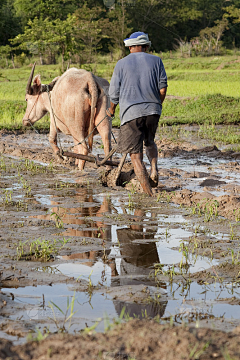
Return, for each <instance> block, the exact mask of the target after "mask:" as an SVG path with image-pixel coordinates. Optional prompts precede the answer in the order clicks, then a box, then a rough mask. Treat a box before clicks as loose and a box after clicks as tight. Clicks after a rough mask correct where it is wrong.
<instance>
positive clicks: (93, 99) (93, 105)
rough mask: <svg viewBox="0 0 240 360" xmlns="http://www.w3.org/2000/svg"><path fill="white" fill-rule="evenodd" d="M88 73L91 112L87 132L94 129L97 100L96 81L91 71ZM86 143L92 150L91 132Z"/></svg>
mask: <svg viewBox="0 0 240 360" xmlns="http://www.w3.org/2000/svg"><path fill="white" fill-rule="evenodd" d="M90 74H91V78H90V79H89V82H88V90H89V94H90V96H91V114H90V121H89V128H88V134H90V133H91V132H93V129H94V119H95V111H96V107H97V101H98V87H97V83H96V82H95V80H94V77H93V75H92V73H90ZM88 144H89V148H90V149H91V150H92V145H93V133H92V134H91V135H90V136H89V138H88Z"/></svg>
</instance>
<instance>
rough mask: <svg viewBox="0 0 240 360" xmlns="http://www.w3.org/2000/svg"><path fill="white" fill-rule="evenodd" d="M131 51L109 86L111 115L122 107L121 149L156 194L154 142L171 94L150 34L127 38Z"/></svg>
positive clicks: (144, 185) (148, 189)
mask: <svg viewBox="0 0 240 360" xmlns="http://www.w3.org/2000/svg"><path fill="white" fill-rule="evenodd" d="M124 43H125V46H127V47H129V50H130V54H129V55H128V56H126V57H125V58H123V59H121V60H119V61H118V62H117V64H116V66H115V69H114V72H113V76H112V79H111V83H110V88H109V96H110V101H111V102H110V108H109V109H108V110H107V114H108V115H109V116H113V115H114V113H115V109H116V106H117V104H119V106H120V120H121V127H120V134H119V138H118V151H119V152H121V153H129V154H130V157H131V161H132V164H133V167H134V172H135V175H136V177H137V179H138V180H139V182H140V184H141V186H142V188H143V190H144V192H145V193H147V194H148V195H150V196H152V195H153V194H152V189H151V187H156V186H157V185H158V167H157V159H158V150H157V146H156V144H155V142H154V138H155V134H156V130H157V127H158V121H159V118H160V115H161V111H162V103H163V101H164V99H165V96H166V93H167V76H166V72H165V69H164V66H163V63H162V60H161V59H160V58H159V57H158V56H154V55H151V54H147V53H146V50H147V49H148V48H149V46H151V41H149V38H148V35H147V34H145V33H143V32H140V31H138V32H134V33H133V34H131V35H130V37H129V38H127V39H125V40H124ZM143 142H144V144H145V147H146V154H147V157H148V159H149V162H150V165H151V170H150V176H148V173H147V170H146V168H145V165H144V163H143Z"/></svg>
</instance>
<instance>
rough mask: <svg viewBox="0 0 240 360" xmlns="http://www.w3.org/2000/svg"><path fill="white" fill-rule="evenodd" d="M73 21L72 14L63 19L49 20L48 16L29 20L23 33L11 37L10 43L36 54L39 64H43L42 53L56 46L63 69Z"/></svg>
mask: <svg viewBox="0 0 240 360" xmlns="http://www.w3.org/2000/svg"><path fill="white" fill-rule="evenodd" d="M75 21H76V19H75V17H74V16H72V15H69V16H68V17H67V19H66V20H64V21H61V20H60V19H57V20H55V21H50V20H49V19H48V18H46V19H45V20H42V19H38V18H35V19H34V20H33V21H32V20H29V22H28V25H27V26H26V27H25V31H24V33H23V34H19V35H18V36H16V37H15V38H14V39H12V40H11V43H12V44H13V45H16V44H18V47H19V48H20V49H22V50H25V51H29V52H30V53H32V54H38V55H39V58H40V64H43V55H44V53H45V52H46V51H49V49H53V48H54V47H56V46H57V49H58V50H59V51H60V54H61V57H62V70H64V57H65V55H66V54H67V52H68V50H70V49H71V42H72V34H73V29H74V22H75Z"/></svg>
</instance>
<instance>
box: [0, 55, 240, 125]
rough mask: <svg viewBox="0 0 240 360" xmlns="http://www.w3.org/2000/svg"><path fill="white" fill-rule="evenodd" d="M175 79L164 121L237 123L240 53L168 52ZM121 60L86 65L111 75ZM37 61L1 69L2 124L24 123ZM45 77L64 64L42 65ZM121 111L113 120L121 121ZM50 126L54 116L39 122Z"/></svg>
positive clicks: (166, 58) (104, 59)
mask: <svg viewBox="0 0 240 360" xmlns="http://www.w3.org/2000/svg"><path fill="white" fill-rule="evenodd" d="M162 59H163V62H164V65H165V68H166V71H167V75H168V79H169V87H168V95H171V96H168V97H167V99H166V100H165V103H164V106H163V113H162V117H161V124H167V125H172V124H184V123H186V124H193V123H195V124H204V123H211V124H237V123H238V122H239V118H240V60H239V59H240V57H239V56H234V55H232V56H223V57H220V56H218V57H204V58H201V57H195V58H177V57H174V55H172V58H169V56H167V54H162ZM115 64H116V61H114V62H111V61H110V58H109V57H108V56H106V57H104V56H101V57H99V63H97V64H90V65H86V66H85V68H86V69H87V70H91V71H92V72H94V73H95V74H96V75H99V76H102V77H105V78H106V79H108V80H110V79H111V75H112V72H113V69H114V66H115ZM30 69H31V66H24V67H22V68H18V69H0V128H8V129H17V128H18V129H19V128H21V126H22V125H21V120H22V117H23V115H24V112H25V108H26V103H25V100H24V96H25V88H26V82H27V79H28V76H29V74H30ZM37 73H39V74H40V75H41V79H42V82H43V83H48V82H50V81H51V80H52V79H53V78H54V77H55V76H58V75H60V67H59V65H42V66H37V67H36V70H35V74H37ZM118 114H119V111H117V113H116V119H115V120H114V122H113V124H114V125H115V126H118V125H119V123H120V121H119V116H118ZM37 127H38V128H48V127H49V118H48V117H45V118H44V119H42V120H40V121H39V122H38V123H37Z"/></svg>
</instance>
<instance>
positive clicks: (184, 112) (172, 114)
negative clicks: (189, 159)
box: [160, 94, 240, 125]
mask: <svg viewBox="0 0 240 360" xmlns="http://www.w3.org/2000/svg"><path fill="white" fill-rule="evenodd" d="M239 118H240V98H235V97H230V96H223V95H221V94H214V95H202V96H196V97H188V98H184V99H172V100H168V99H167V100H166V101H165V103H164V105H163V113H162V117H161V119H160V124H167V125H173V124H204V123H205V122H211V123H216V124H230V123H232V124H237V123H238V122H239Z"/></svg>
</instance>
